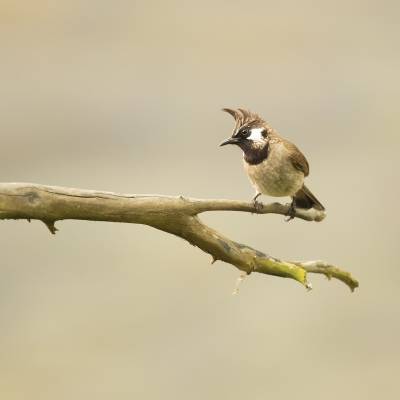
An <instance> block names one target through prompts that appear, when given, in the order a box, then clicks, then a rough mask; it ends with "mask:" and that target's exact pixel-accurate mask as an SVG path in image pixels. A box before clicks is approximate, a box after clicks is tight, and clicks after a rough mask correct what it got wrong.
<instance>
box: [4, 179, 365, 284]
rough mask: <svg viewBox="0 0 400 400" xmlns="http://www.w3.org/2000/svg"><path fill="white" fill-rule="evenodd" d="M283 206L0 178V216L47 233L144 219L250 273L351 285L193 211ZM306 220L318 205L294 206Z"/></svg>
mask: <svg viewBox="0 0 400 400" xmlns="http://www.w3.org/2000/svg"><path fill="white" fill-rule="evenodd" d="M288 209H289V207H288V206H286V205H283V204H280V203H271V204H266V205H264V206H263V208H262V209H261V210H258V209H257V210H256V209H255V208H254V206H253V204H252V203H247V202H242V201H237V200H220V199H216V200H204V199H192V198H184V197H182V196H179V197H172V196H162V195H123V194H116V193H111V192H100V191H93V190H80V189H72V188H63V187H57V186H44V185H37V184H31V183H0V219H27V220H31V219H37V220H40V221H42V222H44V223H45V224H46V226H47V227H48V229H49V230H50V232H51V233H52V234H55V232H56V230H57V228H55V226H54V223H55V222H56V221H59V220H64V219H75V220H89V221H109V222H125V223H133V224H144V225H149V226H151V227H153V228H156V229H159V230H162V231H164V232H168V233H171V234H173V235H176V236H179V237H181V238H183V239H185V240H187V241H188V242H189V243H191V244H192V245H194V246H197V247H199V248H200V249H201V250H203V251H204V252H206V253H208V254H210V255H211V256H212V262H215V261H217V260H221V261H224V262H226V263H229V264H232V265H234V266H235V267H237V268H238V269H240V270H241V271H244V272H246V273H247V274H250V273H252V272H259V273H264V274H268V275H276V276H280V277H286V278H292V279H294V280H296V281H298V282H300V283H301V284H303V285H304V286H306V287H307V288H311V285H310V284H309V283H308V281H307V272H311V273H318V274H324V275H326V276H327V277H328V278H331V277H333V278H336V279H339V280H341V281H343V282H344V283H346V284H347V285H348V286H349V288H350V289H351V290H354V289H355V288H356V287H357V286H358V282H357V281H356V280H355V279H354V278H352V276H351V275H350V274H349V273H348V272H345V271H342V270H340V269H339V268H337V267H334V266H332V265H330V264H327V263H325V262H322V261H308V262H289V261H282V260H279V259H277V258H274V257H271V256H269V255H267V254H264V253H262V252H260V251H258V250H255V249H253V248H251V247H249V246H247V245H244V244H241V243H237V242H234V241H232V240H230V239H228V238H227V237H225V236H223V235H221V234H220V233H218V232H217V231H215V230H214V229H212V228H210V227H209V226H207V225H205V224H203V223H202V222H201V220H200V219H199V218H198V214H200V213H202V212H206V211H242V212H251V213H255V214H270V213H273V214H281V215H286V214H287V212H288ZM296 217H297V218H301V219H304V220H306V221H322V220H323V219H324V218H325V213H324V212H322V211H318V210H314V209H311V210H302V209H298V210H297V211H296Z"/></svg>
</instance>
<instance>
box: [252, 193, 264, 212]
mask: <svg viewBox="0 0 400 400" xmlns="http://www.w3.org/2000/svg"><path fill="white" fill-rule="evenodd" d="M260 196H261V193H256V195H255V196H254V197H253V206H254V208H255V210H256V212H260V211H261V210H262V209H263V207H264V205H263V203H261V202H259V201H257V198H258V197H260Z"/></svg>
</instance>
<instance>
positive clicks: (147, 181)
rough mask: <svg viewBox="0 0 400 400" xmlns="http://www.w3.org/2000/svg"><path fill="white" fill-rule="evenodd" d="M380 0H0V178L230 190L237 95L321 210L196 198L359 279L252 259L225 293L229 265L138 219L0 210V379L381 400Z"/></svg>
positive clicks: (392, 291) (385, 296)
mask: <svg viewBox="0 0 400 400" xmlns="http://www.w3.org/2000/svg"><path fill="white" fill-rule="evenodd" d="M398 4H399V3H398V2H397V1H388V0H386V1H335V2H334V1H330V2H316V1H293V2H290V1H283V2H279V1H226V2H215V1H202V2H194V1H193V2H191V1H186V2H184V1H168V2H164V1H155V2H152V1H146V2H145V1H143V2H136V1H128V0H126V1H123V0H121V1H117V0H114V1H105V0H96V1H95V0H92V1H71V0H68V1H67V0H60V1H39V0H36V1H15V0H14V1H12V0H10V1H4V0H3V1H2V2H1V7H0V26H1V28H0V46H1V47H0V48H1V62H0V74H1V96H0V134H1V146H0V166H1V168H0V176H1V177H0V180H1V181H6V182H7V181H28V182H38V183H43V184H54V185H64V186H73V187H81V188H91V189H99V190H110V191H119V192H125V193H165V194H183V195H191V196H195V197H225V198H239V199H248V198H250V196H251V195H252V189H251V187H250V185H249V183H248V182H247V178H246V177H245V175H244V173H243V171H242V166H241V154H240V152H239V150H238V149H235V148H221V149H220V148H219V147H218V144H219V143H220V142H221V140H223V139H224V138H225V137H227V136H228V135H229V134H230V132H231V129H232V127H233V120H231V119H230V117H229V116H228V115H224V114H223V113H222V112H220V109H221V108H222V107H227V106H228V107H235V106H246V107H249V108H251V109H253V110H254V111H256V112H259V113H260V114H262V115H263V116H264V117H265V118H266V119H267V120H268V121H270V123H271V125H272V126H274V127H275V128H276V129H278V130H279V131H280V132H281V133H282V134H284V135H285V136H286V137H288V138H289V139H291V140H293V141H294V142H295V143H297V144H298V145H299V147H300V148H301V149H302V150H303V151H304V153H305V154H306V155H307V157H308V159H309V161H310V165H311V176H310V178H309V179H308V186H309V187H310V188H311V189H312V191H313V192H315V194H316V195H317V196H318V197H319V198H320V200H321V201H322V202H323V203H324V204H325V205H326V207H327V210H328V218H327V219H326V220H325V221H324V222H323V223H320V224H316V223H307V222H304V221H292V222H291V223H290V224H287V223H285V222H284V221H283V218H282V217H281V216H252V215H249V214H239V213H214V214H212V215H211V214H208V215H205V216H204V219H205V220H206V221H207V222H209V223H210V224H211V225H212V226H214V227H216V228H217V229H219V230H221V231H222V232H223V233H225V234H227V235H230V236H231V237H232V238H233V239H236V240H239V241H243V242H244V243H248V244H250V245H253V246H255V247H257V248H259V249H260V250H264V251H267V252H269V253H270V254H272V255H275V256H278V257H283V258H287V259H325V260H327V261H331V262H334V263H337V264H338V265H340V266H343V267H345V268H346V269H348V270H350V271H351V272H352V273H354V275H355V276H357V277H358V278H359V280H360V283H361V286H360V289H359V290H357V291H356V292H355V293H354V294H351V293H350V292H349V290H348V289H347V288H346V287H345V286H344V285H342V284H341V283H339V282H328V281H327V280H326V279H325V278H323V277H320V276H312V277H311V278H312V282H313V285H314V290H313V291H312V292H311V293H307V292H306V291H305V290H304V289H303V288H302V287H301V286H300V285H298V284H296V283H295V282H293V281H289V280H285V279H278V278H274V277H268V276H262V275H257V274H254V275H252V276H251V277H250V278H249V279H248V280H247V281H246V282H245V283H244V284H243V287H242V289H241V292H240V295H239V296H236V297H235V296H231V292H232V290H233V287H234V284H235V280H236V278H237V276H238V271H237V270H235V269H234V268H232V267H231V266H229V265H226V264H222V263H217V264H215V265H214V266H213V267H211V266H210V264H209V262H210V257H208V256H206V255H205V254H203V253H202V252H200V251H199V250H197V249H195V248H193V247H191V246H189V245H188V244H186V243H185V242H183V241H182V240H181V239H177V238H175V237H172V236H168V235H166V234H163V233H161V232H158V231H155V230H152V229H150V228H147V227H142V226H134V225H132V226H130V225H122V224H119V225H118V224H108V223H90V222H74V221H67V222H61V223H58V227H59V228H60V232H59V233H58V234H57V235H56V236H55V237H51V236H50V235H49V232H48V231H47V229H46V228H45V226H44V225H43V224H41V223H39V222H35V221H34V222H32V223H31V224H28V223H27V222H26V221H17V222H15V221H7V222H5V221H3V222H1V223H0V234H1V246H0V249H1V265H0V272H1V279H0V394H1V398H4V399H7V400H12V399H18V400H19V399H40V400H42V399H43V400H47V399H57V400H64V399H74V400H76V399H78V400H79V399H85V400H86V399H114V398H115V399H134V398H138V399H146V400H147V399H194V400H197V399H212V400H214V399H218V400H220V399H230V400H236V399H241V400H242V399H252V400H258V399H260V400H261V399H278V400H281V399H293V398H295V399H322V398H323V399H327V400H331V399H332V400H333V399H334V400H337V399H363V400H364V399H377V398H383V399H385V400H386V399H398V398H399V396H400V389H399V386H398V376H399V371H400V365H399V362H400V345H399V335H400V315H399V306H400V297H399V294H398V290H399V283H400V268H399V261H398V259H399V255H398V244H399V243H398V242H399V233H400V232H399V230H400V229H399V227H400V225H399V206H398V200H399V195H400V191H399V168H398V160H397V158H398V145H399V143H400V139H399V135H398V132H399V130H398V125H399V123H400V117H399V112H398V108H399V94H400V85H399V83H400V79H399V67H400V52H399V50H400V49H399V34H400V28H399V17H400V15H399V5H398ZM265 200H268V199H266V198H264V201H265Z"/></svg>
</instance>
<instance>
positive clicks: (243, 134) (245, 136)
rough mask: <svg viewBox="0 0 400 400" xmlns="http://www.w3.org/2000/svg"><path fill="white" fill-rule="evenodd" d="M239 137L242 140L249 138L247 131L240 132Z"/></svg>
mask: <svg viewBox="0 0 400 400" xmlns="http://www.w3.org/2000/svg"><path fill="white" fill-rule="evenodd" d="M240 136H241V137H242V138H247V136H249V131H248V130H247V129H243V130H242V131H241V132H240Z"/></svg>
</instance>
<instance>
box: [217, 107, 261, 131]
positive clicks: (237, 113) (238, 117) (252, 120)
mask: <svg viewBox="0 0 400 400" xmlns="http://www.w3.org/2000/svg"><path fill="white" fill-rule="evenodd" d="M222 111H225V112H227V113H228V114H230V115H232V117H233V118H234V119H235V121H236V126H235V129H234V132H237V131H238V130H239V129H240V128H241V127H243V126H244V125H248V126H252V125H264V126H265V125H267V123H266V122H265V121H264V120H263V119H262V118H261V117H260V116H259V115H258V114H256V113H254V112H252V111H250V110H246V109H244V108H238V109H237V110H233V109H231V108H223V109H222Z"/></svg>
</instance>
